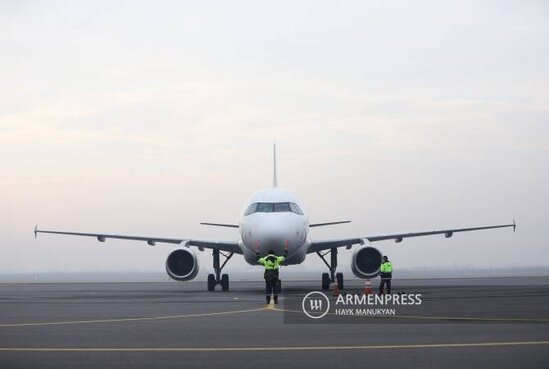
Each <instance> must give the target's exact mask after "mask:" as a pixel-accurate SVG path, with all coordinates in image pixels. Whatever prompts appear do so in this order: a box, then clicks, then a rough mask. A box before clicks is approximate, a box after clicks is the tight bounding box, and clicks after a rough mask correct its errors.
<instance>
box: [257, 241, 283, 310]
mask: <svg viewBox="0 0 549 369" xmlns="http://www.w3.org/2000/svg"><path fill="white" fill-rule="evenodd" d="M256 255H257V257H259V251H258V252H256ZM286 256H288V249H287V248H285V249H284V256H276V255H275V253H274V251H273V250H269V253H268V254H267V256H265V257H262V258H259V259H258V260H257V262H258V263H259V264H261V265H263V266H264V267H265V275H264V277H265V296H266V298H267V304H270V303H271V293H272V294H273V296H274V303H275V304H278V292H279V291H278V268H279V267H280V264H281V263H283V262H284V260H286Z"/></svg>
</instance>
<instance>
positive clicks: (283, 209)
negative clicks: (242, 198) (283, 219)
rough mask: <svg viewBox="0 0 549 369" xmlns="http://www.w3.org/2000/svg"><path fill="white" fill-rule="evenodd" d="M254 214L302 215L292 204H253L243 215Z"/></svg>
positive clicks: (295, 205) (297, 207)
mask: <svg viewBox="0 0 549 369" xmlns="http://www.w3.org/2000/svg"><path fill="white" fill-rule="evenodd" d="M254 213H295V214H299V215H303V212H302V211H301V209H300V208H299V206H297V204H294V203H293V202H255V203H253V204H251V205H250V206H249V207H248V209H246V212H245V213H244V215H250V214H254Z"/></svg>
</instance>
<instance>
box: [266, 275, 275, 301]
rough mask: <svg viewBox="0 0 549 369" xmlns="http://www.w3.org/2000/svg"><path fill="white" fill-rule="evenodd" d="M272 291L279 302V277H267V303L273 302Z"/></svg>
mask: <svg viewBox="0 0 549 369" xmlns="http://www.w3.org/2000/svg"><path fill="white" fill-rule="evenodd" d="M271 293H272V294H273V295H274V299H275V302H278V278H269V279H265V295H266V297H267V304H269V303H270V302H271Z"/></svg>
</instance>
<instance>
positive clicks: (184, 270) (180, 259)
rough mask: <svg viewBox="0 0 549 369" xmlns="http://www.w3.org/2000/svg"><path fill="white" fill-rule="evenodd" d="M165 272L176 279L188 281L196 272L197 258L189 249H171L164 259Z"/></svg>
mask: <svg viewBox="0 0 549 369" xmlns="http://www.w3.org/2000/svg"><path fill="white" fill-rule="evenodd" d="M166 272H167V273H168V275H169V276H170V278H172V279H175V280H176V281H189V280H191V279H193V278H194V277H196V275H197V274H198V260H197V259H196V255H195V254H194V252H192V251H191V250H189V249H179V250H175V251H173V252H172V253H171V254H170V255H169V256H168V259H166Z"/></svg>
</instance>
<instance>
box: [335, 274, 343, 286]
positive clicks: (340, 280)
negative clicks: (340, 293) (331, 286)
mask: <svg viewBox="0 0 549 369" xmlns="http://www.w3.org/2000/svg"><path fill="white" fill-rule="evenodd" d="M336 280H337V287H338V288H339V289H340V290H342V289H343V273H337V274H336Z"/></svg>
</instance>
